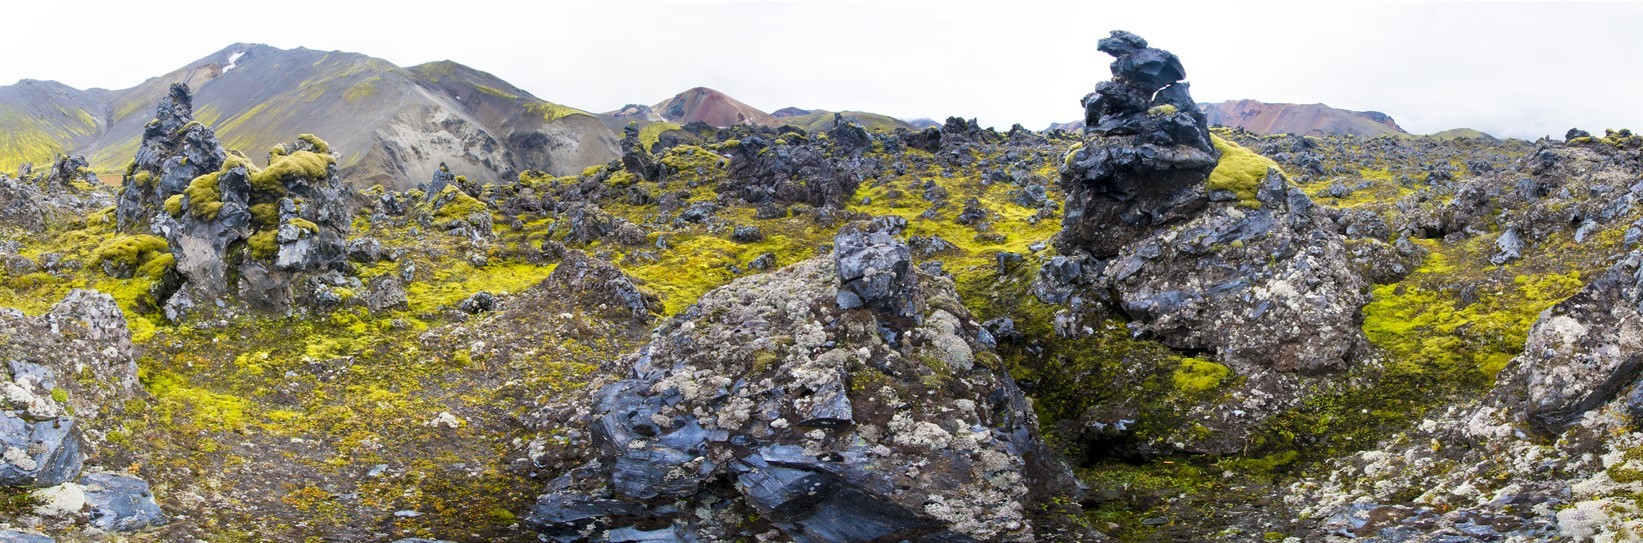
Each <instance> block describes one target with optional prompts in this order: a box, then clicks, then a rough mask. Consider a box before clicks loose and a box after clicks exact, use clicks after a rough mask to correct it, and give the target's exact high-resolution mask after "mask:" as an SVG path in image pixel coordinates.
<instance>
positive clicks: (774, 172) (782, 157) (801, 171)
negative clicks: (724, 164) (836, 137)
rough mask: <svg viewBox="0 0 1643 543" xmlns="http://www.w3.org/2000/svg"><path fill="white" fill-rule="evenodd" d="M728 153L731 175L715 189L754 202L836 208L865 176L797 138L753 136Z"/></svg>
mask: <svg viewBox="0 0 1643 543" xmlns="http://www.w3.org/2000/svg"><path fill="white" fill-rule="evenodd" d="M727 151H729V154H730V156H731V161H730V172H729V174H730V175H729V176H728V177H727V178H726V179H725V180H724V181H722V182H720V183H719V192H720V193H729V194H731V195H733V196H735V197H738V198H741V199H742V200H744V201H747V202H751V203H756V204H757V203H765V202H772V203H777V204H783V205H786V204H793V203H805V204H809V205H812V206H815V207H840V206H841V205H842V204H843V202H844V201H845V200H846V199H848V198H849V197H850V196H851V195H853V194H855V192H856V187H857V186H859V185H861V182H862V180H863V178H864V177H865V174H864V172H863V168H862V166H861V165H860V164H858V163H857V161H854V160H852V159H848V158H844V157H837V156H832V154H830V153H829V152H828V148H827V146H825V145H821V144H818V143H814V142H809V141H803V140H801V139H800V138H791V139H790V138H788V137H777V138H775V139H774V140H771V139H766V138H765V137H764V136H759V135H752V136H748V137H745V138H742V139H741V140H739V143H738V144H737V145H735V146H733V147H730V148H729V149H727Z"/></svg>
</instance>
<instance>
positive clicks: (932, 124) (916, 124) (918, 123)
mask: <svg viewBox="0 0 1643 543" xmlns="http://www.w3.org/2000/svg"><path fill="white" fill-rule="evenodd" d="M902 122H905V123H907V124H908V125H911V126H912V127H913V128H915V129H918V130H924V129H926V128H941V122H940V121H937V120H935V119H931V118H929V117H920V118H917V119H911V120H907V121H902Z"/></svg>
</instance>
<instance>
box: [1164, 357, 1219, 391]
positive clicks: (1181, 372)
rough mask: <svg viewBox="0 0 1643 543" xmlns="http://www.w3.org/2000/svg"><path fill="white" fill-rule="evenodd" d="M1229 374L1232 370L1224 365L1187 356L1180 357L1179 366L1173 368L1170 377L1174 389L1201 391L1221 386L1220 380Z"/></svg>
mask: <svg viewBox="0 0 1643 543" xmlns="http://www.w3.org/2000/svg"><path fill="white" fill-rule="evenodd" d="M1231 375H1232V370H1231V369H1230V368H1227V367H1226V366H1222V365H1220V364H1216V363H1214V362H1210V361H1208V360H1203V359H1199V358H1190V357H1189V358H1183V359H1181V367H1179V368H1176V369H1175V373H1174V374H1173V375H1171V376H1170V379H1171V381H1173V382H1174V383H1175V388H1176V390H1180V391H1182V392H1203V391H1206V390H1211V389H1214V388H1215V387H1218V386H1221V382H1222V381H1223V380H1225V379H1226V378H1227V377H1230V376H1231Z"/></svg>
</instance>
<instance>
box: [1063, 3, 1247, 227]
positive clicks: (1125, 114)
mask: <svg viewBox="0 0 1643 543" xmlns="http://www.w3.org/2000/svg"><path fill="white" fill-rule="evenodd" d="M1101 50H1102V51H1105V52H1108V53H1110V54H1113V55H1115V56H1117V57H1118V60H1117V61H1115V62H1113V64H1112V72H1113V79H1112V80H1111V81H1104V82H1102V83H1101V84H1099V85H1096V89H1095V92H1094V93H1092V94H1090V95H1089V96H1086V97H1084V108H1085V125H1086V128H1085V132H1086V138H1085V141H1084V143H1083V145H1082V146H1081V147H1078V148H1077V149H1075V150H1073V151H1072V152H1071V153H1069V154H1068V156H1067V159H1066V163H1065V164H1064V166H1063V167H1062V170H1061V180H1062V185H1063V187H1065V189H1066V190H1067V213H1066V218H1065V219H1064V221H1063V225H1064V228H1063V230H1062V232H1061V236H1060V239H1059V240H1058V243H1060V244H1061V246H1062V247H1063V248H1064V252H1068V251H1066V250H1070V249H1073V248H1077V249H1082V250H1084V251H1087V252H1089V253H1090V254H1092V255H1094V256H1097V257H1103V258H1104V257H1108V256H1111V255H1113V254H1114V253H1116V251H1117V250H1118V249H1119V248H1121V247H1122V246H1124V245H1125V244H1127V243H1129V242H1130V241H1133V240H1134V239H1136V238H1138V237H1141V236H1144V235H1146V234H1147V233H1148V232H1151V231H1153V230H1155V229H1156V228H1157V227H1159V226H1161V225H1164V224H1167V223H1170V222H1173V221H1178V220H1181V219H1184V218H1186V217H1187V216H1189V215H1190V214H1192V213H1193V212H1196V211H1197V210H1199V209H1202V208H1203V206H1204V204H1205V203H1207V202H1208V192H1207V191H1206V190H1205V188H1204V181H1205V180H1206V179H1207V178H1208V177H1209V173H1210V171H1211V170H1214V169H1215V164H1216V161H1217V160H1218V158H1219V153H1218V152H1217V151H1216V150H1215V147H1214V146H1213V145H1211V144H1210V140H1209V125H1208V123H1207V122H1206V121H1205V120H1204V116H1203V114H1202V113H1200V112H1199V111H1198V106H1197V105H1196V104H1195V103H1193V101H1192V97H1191V95H1190V94H1188V92H1187V84H1186V83H1185V82H1181V81H1180V79H1181V78H1182V77H1184V76H1185V71H1184V70H1182V69H1181V68H1180V61H1179V60H1178V59H1176V58H1175V55H1173V54H1170V53H1169V52H1167V51H1162V50H1158V49H1151V48H1147V47H1146V41H1145V40H1142V39H1140V38H1139V37H1137V36H1135V35H1133V34H1129V33H1127V32H1121V31H1120V32H1114V33H1113V36H1112V37H1109V38H1106V39H1104V40H1101Z"/></svg>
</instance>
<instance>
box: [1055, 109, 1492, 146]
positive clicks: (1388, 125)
mask: <svg viewBox="0 0 1643 543" xmlns="http://www.w3.org/2000/svg"><path fill="white" fill-rule="evenodd" d="M1198 108H1199V109H1200V110H1202V111H1203V112H1204V116H1205V117H1206V118H1208V120H1209V124H1210V125H1212V126H1225V127H1228V128H1241V129H1244V130H1248V131H1250V132H1254V133H1256V134H1266V135H1272V134H1299V135H1303V136H1364V137H1375V136H1411V135H1414V134H1410V133H1409V132H1407V131H1405V130H1404V129H1403V127H1401V126H1398V122H1397V121H1396V120H1393V119H1392V116H1390V115H1387V114H1385V113H1381V112H1379V111H1352V110H1348V109H1340V108H1334V107H1329V106H1328V105H1325V104H1285V103H1269V102H1261V101H1257V100H1228V101H1225V102H1211V103H1201V104H1198ZM1083 126H1084V125H1083V123H1082V122H1080V121H1072V122H1066V123H1055V124H1052V125H1050V126H1049V127H1048V129H1049V130H1056V129H1060V130H1069V131H1070V130H1078V129H1082V128H1083ZM1429 136H1431V137H1434V138H1438V139H1445V140H1448V139H1460V138H1474V139H1486V140H1493V139H1495V138H1494V136H1490V135H1489V134H1486V133H1484V132H1481V131H1478V130H1473V129H1470V128H1456V129H1451V130H1445V131H1442V132H1438V133H1436V134H1429Z"/></svg>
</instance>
